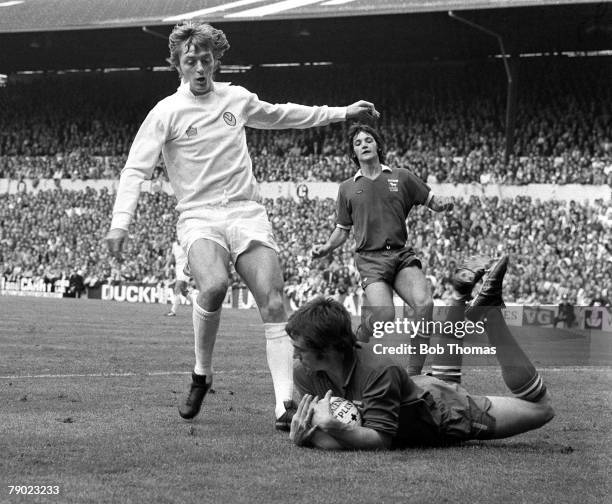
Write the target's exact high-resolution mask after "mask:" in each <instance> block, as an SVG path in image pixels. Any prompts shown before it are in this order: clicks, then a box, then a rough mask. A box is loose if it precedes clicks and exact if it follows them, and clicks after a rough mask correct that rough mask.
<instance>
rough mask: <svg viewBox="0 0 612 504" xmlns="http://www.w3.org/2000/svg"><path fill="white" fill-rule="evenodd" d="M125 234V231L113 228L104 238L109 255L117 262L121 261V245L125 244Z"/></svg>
mask: <svg viewBox="0 0 612 504" xmlns="http://www.w3.org/2000/svg"><path fill="white" fill-rule="evenodd" d="M127 234H128V232H127V231H126V230H125V229H120V228H114V229H111V230H110V231H109V232H108V234H107V235H106V237H105V238H104V241H105V242H106V246H107V247H108V252H109V254H110V255H111V257H114V258H115V259H117V260H118V261H121V260H122V259H123V258H122V256H121V251H122V250H123V244H124V243H125V239H126V237H127Z"/></svg>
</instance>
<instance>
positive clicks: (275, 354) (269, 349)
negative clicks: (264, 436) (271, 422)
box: [264, 322, 293, 418]
mask: <svg viewBox="0 0 612 504" xmlns="http://www.w3.org/2000/svg"><path fill="white" fill-rule="evenodd" d="M285 325H286V323H285V322H279V323H268V324H264V331H265V334H266V355H267V357H268V367H269V368H270V374H271V375H272V383H273V384H274V395H275V396H276V407H275V413H276V418H278V417H280V416H281V415H282V414H283V413H284V412H285V405H284V404H283V402H284V401H289V400H291V399H292V398H293V345H292V344H291V338H289V335H288V334H287V333H286V332H285Z"/></svg>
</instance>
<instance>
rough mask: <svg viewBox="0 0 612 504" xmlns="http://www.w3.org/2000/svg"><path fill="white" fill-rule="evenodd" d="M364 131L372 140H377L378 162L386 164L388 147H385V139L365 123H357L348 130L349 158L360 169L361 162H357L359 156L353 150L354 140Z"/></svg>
mask: <svg viewBox="0 0 612 504" xmlns="http://www.w3.org/2000/svg"><path fill="white" fill-rule="evenodd" d="M362 131H363V132H364V133H367V134H368V135H372V138H374V140H376V147H377V150H376V153H377V154H378V160H379V161H380V162H381V163H384V162H385V157H386V155H387V154H386V152H385V148H386V146H385V141H384V140H383V137H382V136H381V135H380V133H378V131H376V130H375V129H374V128H373V127H372V126H368V125H367V124H363V123H355V124H353V125H352V126H351V127H350V128H349V130H348V134H347V138H348V155H349V158H351V160H352V161H353V163H355V164H356V165H357V167H359V161H358V160H357V154H355V149H354V148H353V140H354V139H355V137H356V136H357V135H358V134H359V133H361V132H362Z"/></svg>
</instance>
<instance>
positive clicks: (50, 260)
mask: <svg viewBox="0 0 612 504" xmlns="http://www.w3.org/2000/svg"><path fill="white" fill-rule="evenodd" d="M113 201H114V195H113V194H111V193H109V192H108V191H107V190H106V189H102V190H101V191H99V192H97V191H95V190H93V189H89V188H88V189H85V190H82V191H67V190H62V189H55V190H49V191H39V192H38V193H21V194H10V195H9V194H3V195H0V265H1V267H2V274H3V276H4V277H5V278H6V279H7V280H9V281H10V280H15V279H17V278H20V277H26V278H42V279H46V281H52V280H54V279H59V278H65V279H66V278H69V277H70V275H71V274H73V273H74V272H76V271H80V272H81V275H82V276H83V277H84V279H85V284H86V286H89V287H92V286H95V285H100V284H101V283H118V282H126V281H138V282H143V283H152V284H155V283H158V282H166V283H167V282H170V281H172V279H173V274H172V271H171V268H170V266H169V254H170V250H171V243H172V240H173V239H174V236H175V224H176V218H177V214H176V212H175V210H174V204H175V203H174V200H173V197H172V196H169V195H167V194H166V193H164V192H163V191H162V192H156V193H143V194H142V195H141V200H140V202H139V205H138V210H137V215H136V217H135V220H134V224H133V225H132V227H131V230H130V237H129V241H128V243H127V248H126V251H125V261H124V262H123V263H122V264H119V263H117V262H115V261H114V260H113V259H111V258H110V257H109V256H108V254H107V251H106V248H105V246H104V243H103V237H104V234H105V233H106V231H107V229H108V226H109V224H110V215H111V210H112V204H113ZM265 203H266V206H267V209H268V212H269V215H270V219H271V222H272V224H273V227H274V229H275V233H276V238H277V241H278V243H279V245H280V246H281V253H280V257H281V262H282V265H283V270H284V275H285V280H286V285H287V286H286V289H287V294H288V296H289V297H290V298H292V299H294V300H296V301H297V302H300V301H302V300H304V299H308V298H309V297H311V296H313V295H315V294H328V295H336V294H338V295H342V294H351V293H358V292H359V289H360V287H359V278H358V275H357V272H356V269H355V266H354V260H353V248H354V242H353V241H352V239H350V240H349V241H348V242H347V243H346V244H345V245H344V246H343V247H342V248H340V249H338V250H337V251H335V253H334V254H333V255H331V256H330V257H329V258H327V259H323V260H318V261H314V260H312V259H311V257H310V250H311V248H312V245H313V244H314V243H316V242H321V241H324V240H325V239H327V237H328V235H329V234H330V233H331V230H332V229H333V226H334V222H335V221H334V214H335V202H334V201H333V200H331V199H322V200H319V199H316V198H315V199H302V200H301V201H299V202H296V201H293V200H289V199H277V200H274V201H273V200H266V202H265ZM408 229H409V236H410V241H411V242H412V244H413V245H414V247H415V248H416V249H417V251H418V253H419V255H420V257H421V258H422V262H423V267H424V270H425V273H426V275H427V276H428V277H429V278H430V280H431V282H432V285H433V287H434V292H435V297H437V298H442V299H446V298H447V297H448V295H449V294H450V283H449V282H450V278H451V275H452V273H453V271H454V268H455V266H456V265H457V264H458V262H459V261H461V260H462V259H463V258H464V257H466V256H468V255H471V254H488V255H491V256H496V255H499V254H501V253H510V254H511V255H512V258H513V259H512V261H511V265H510V270H509V272H508V276H507V278H508V280H507V281H506V282H505V288H506V292H505V294H504V295H505V298H506V300H508V301H518V302H521V303H527V304H530V303H534V304H535V303H543V304H550V303H556V302H557V301H558V300H559V299H560V298H561V297H562V296H563V295H568V296H570V298H571V299H573V300H574V302H576V303H579V304H588V303H589V302H591V301H592V300H593V299H595V298H597V297H598V296H599V297H604V298H605V297H607V298H609V297H610V295H611V294H612V292H611V291H610V289H611V288H612V206H611V205H610V202H607V203H604V202H598V203H597V204H595V205H592V206H585V205H581V204H577V203H575V202H573V201H572V202H570V203H569V204H566V203H565V202H561V201H539V200H535V201H532V200H530V199H529V198H527V197H517V198H516V199H513V200H498V199H497V198H495V197H494V198H477V197H472V198H471V199H470V200H469V201H457V205H456V207H455V210H454V211H453V212H452V213H450V214H447V215H443V214H435V213H432V212H429V211H428V210H427V209H425V208H422V207H417V208H416V209H414V210H413V212H412V213H411V214H410V216H409V220H408ZM235 281H236V282H237V281H238V280H237V278H236V279H235Z"/></svg>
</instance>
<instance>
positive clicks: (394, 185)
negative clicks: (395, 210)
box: [389, 179, 399, 192]
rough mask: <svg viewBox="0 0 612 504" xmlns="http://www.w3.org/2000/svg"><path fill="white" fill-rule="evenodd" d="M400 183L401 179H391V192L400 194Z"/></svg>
mask: <svg viewBox="0 0 612 504" xmlns="http://www.w3.org/2000/svg"><path fill="white" fill-rule="evenodd" d="M398 182H399V179H389V191H391V192H398V191H399V189H398Z"/></svg>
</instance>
